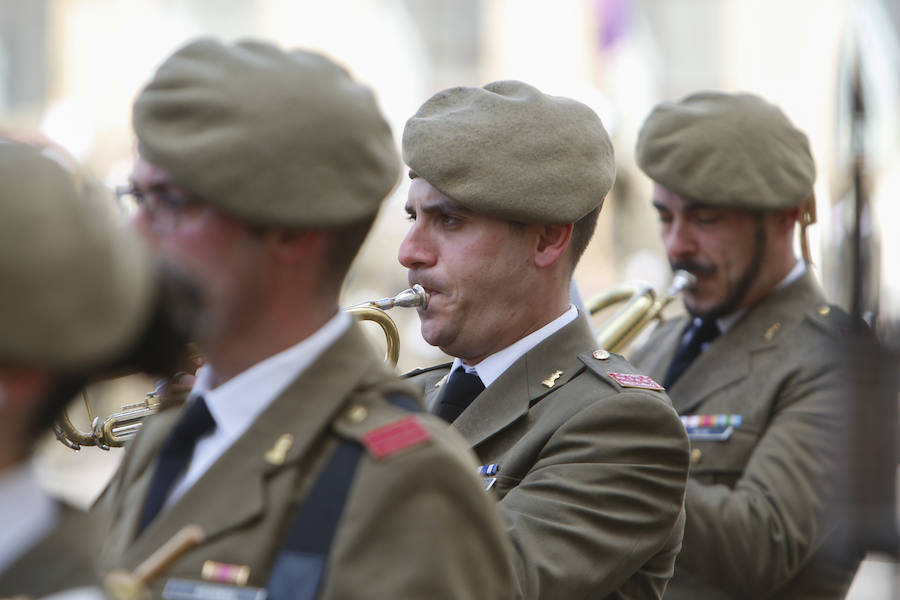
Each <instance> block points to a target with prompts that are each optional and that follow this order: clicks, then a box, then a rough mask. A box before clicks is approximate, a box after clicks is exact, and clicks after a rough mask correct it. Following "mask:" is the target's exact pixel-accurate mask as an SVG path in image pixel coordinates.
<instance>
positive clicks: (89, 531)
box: [0, 505, 101, 598]
mask: <svg viewBox="0 0 900 600" xmlns="http://www.w3.org/2000/svg"><path fill="white" fill-rule="evenodd" d="M59 508H60V514H59V522H58V523H57V524H56V527H55V528H54V529H53V531H51V532H50V534H49V535H48V536H47V537H45V538H44V539H43V540H41V541H40V542H38V543H37V544H36V545H35V546H33V547H32V548H31V549H30V550H28V551H27V552H26V553H25V554H23V555H22V556H21V557H19V559H18V560H17V561H16V562H14V563H12V564H11V565H9V566H8V567H7V568H6V570H5V571H3V572H0V598H12V597H18V596H27V597H33V598H38V597H41V596H47V595H49V594H53V593H57V592H61V591H64V590H69V589H72V588H81V587H85V586H93V587H99V585H100V578H99V576H98V572H97V568H96V564H95V561H96V560H97V551H98V550H99V548H100V538H99V536H100V535H101V532H100V531H97V529H96V528H95V527H94V524H95V523H94V521H93V519H92V518H91V517H90V516H89V515H88V514H87V513H84V512H82V511H79V510H76V509H74V508H72V507H70V506H66V505H60V507H59Z"/></svg>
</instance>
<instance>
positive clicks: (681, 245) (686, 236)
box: [663, 219, 697, 259]
mask: <svg viewBox="0 0 900 600" xmlns="http://www.w3.org/2000/svg"><path fill="white" fill-rule="evenodd" d="M663 242H664V243H665V246H666V253H667V254H668V255H669V258H670V259H673V258H685V257H690V256H693V255H694V254H695V253H696V252H697V242H696V239H695V238H694V235H693V233H692V232H691V230H690V227H687V226H686V224H685V223H684V222H683V221H682V220H681V219H676V220H674V221H673V222H672V224H671V225H670V226H669V228H668V230H667V231H666V233H665V235H664V236H663Z"/></svg>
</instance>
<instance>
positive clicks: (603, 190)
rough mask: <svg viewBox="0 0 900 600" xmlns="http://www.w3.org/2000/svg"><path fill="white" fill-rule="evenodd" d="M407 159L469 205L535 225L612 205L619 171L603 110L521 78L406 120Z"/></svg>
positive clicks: (443, 96)
mask: <svg viewBox="0 0 900 600" xmlns="http://www.w3.org/2000/svg"><path fill="white" fill-rule="evenodd" d="M403 160H404V161H406V164H408V165H409V167H410V169H412V171H413V172H414V173H415V174H416V175H418V176H420V177H422V178H424V179H425V180H426V181H428V183H430V184H431V185H433V186H434V187H435V188H436V189H438V190H439V191H440V192H441V193H443V194H444V195H446V196H449V197H450V198H452V199H453V200H455V201H456V202H458V203H459V204H461V205H462V206H464V207H466V208H469V209H471V210H473V211H475V212H477V213H481V214H486V215H489V216H493V217H497V218H501V219H507V220H512V221H521V222H526V223H527V222H531V223H574V222H575V221H577V220H578V219H580V218H581V217H583V216H585V215H586V214H588V213H589V212H591V211H592V210H593V209H595V208H598V207H600V206H601V205H602V204H603V198H604V197H605V196H606V194H607V193H608V192H609V190H610V188H611V187H612V184H613V181H614V180H615V173H616V169H615V156H614V153H613V147H612V142H610V139H609V135H608V134H607V133H606V129H604V128H603V123H601V121H600V117H598V116H597V114H596V113H595V112H594V111H593V110H591V109H590V108H588V107H587V106H585V105H584V104H582V103H580V102H577V101H575V100H571V99H569V98H562V97H559V96H549V95H547V94H544V93H542V92H541V91H540V90H538V89H536V88H534V87H532V86H530V85H528V84H525V83H522V82H521V81H497V82H494V83H489V84H488V85H486V86H484V87H483V88H472V87H455V88H450V89H448V90H444V91H442V92H438V93H437V94H435V95H434V96H432V97H431V98H430V99H429V100H428V101H427V102H425V104H423V105H422V106H421V107H420V108H419V110H418V112H417V113H416V114H415V115H413V117H412V118H410V119H409V120H408V121H407V122H406V127H405V129H404V131H403Z"/></svg>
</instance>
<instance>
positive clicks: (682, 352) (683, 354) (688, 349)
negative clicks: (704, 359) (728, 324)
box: [663, 319, 719, 388]
mask: <svg viewBox="0 0 900 600" xmlns="http://www.w3.org/2000/svg"><path fill="white" fill-rule="evenodd" d="M718 335H719V326H718V325H716V320H715V319H701V320H700V323H699V325H698V324H694V323H692V324H691V325H690V331H689V332H688V334H687V335H686V336H685V339H684V340H683V341H682V342H681V345H680V346H678V350H676V351H675V356H674V357H673V358H672V364H670V365H669V370H668V371H666V378H665V379H664V380H663V387H666V388H668V387H671V386H672V384H673V383H675V382H676V381H677V380H678V378H679V377H681V374H682V373H684V372H685V370H686V369H687V368H688V367H689V366H690V364H691V363H692V362H694V359H695V358H697V357H698V356H700V351H701V350H702V349H703V345H704V344H708V343H709V342H711V341H713V340H714V339H716V337H717V336H718Z"/></svg>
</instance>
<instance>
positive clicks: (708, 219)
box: [694, 213, 719, 225]
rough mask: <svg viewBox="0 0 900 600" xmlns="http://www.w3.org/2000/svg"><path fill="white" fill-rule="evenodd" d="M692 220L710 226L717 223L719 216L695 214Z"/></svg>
mask: <svg viewBox="0 0 900 600" xmlns="http://www.w3.org/2000/svg"><path fill="white" fill-rule="evenodd" d="M694 220H695V221H696V222H697V223H700V224H701V225H712V224H714V223H717V222H718V221H719V215H718V214H715V213H697V214H695V215H694Z"/></svg>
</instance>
